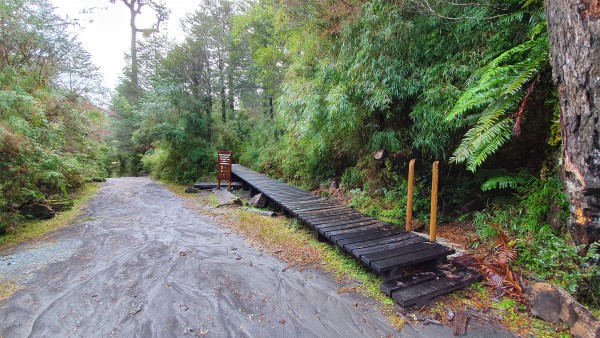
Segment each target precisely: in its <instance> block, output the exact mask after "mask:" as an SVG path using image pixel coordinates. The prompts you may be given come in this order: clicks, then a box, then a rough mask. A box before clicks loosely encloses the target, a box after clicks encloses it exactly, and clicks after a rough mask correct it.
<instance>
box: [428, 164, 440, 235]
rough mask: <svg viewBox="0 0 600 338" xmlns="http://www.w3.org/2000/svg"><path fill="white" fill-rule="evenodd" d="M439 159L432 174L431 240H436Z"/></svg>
mask: <svg viewBox="0 0 600 338" xmlns="http://www.w3.org/2000/svg"><path fill="white" fill-rule="evenodd" d="M439 164H440V162H439V161H435V162H433V174H432V176H431V216H430V217H429V240H430V241H432V242H435V238H436V225H437V202H438V200H437V197H438V176H439Z"/></svg>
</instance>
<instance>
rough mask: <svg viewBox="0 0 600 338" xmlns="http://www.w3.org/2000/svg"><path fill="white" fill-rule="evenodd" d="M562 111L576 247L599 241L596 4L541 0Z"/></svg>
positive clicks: (599, 13)
mask: <svg viewBox="0 0 600 338" xmlns="http://www.w3.org/2000/svg"><path fill="white" fill-rule="evenodd" d="M545 5H546V17H547V21H548V33H549V37H550V57H551V63H552V68H553V75H554V82H555V83H556V85H557V87H558V95H559V103H560V109H561V115H560V122H561V131H562V144H563V149H562V157H563V166H564V181H565V185H566V189H567V194H568V197H569V202H570V205H571V214H570V217H569V221H568V228H569V231H570V233H571V236H572V237H573V240H574V242H575V243H576V244H591V243H593V242H596V241H598V240H600V123H599V122H600V121H599V115H600V3H599V0H581V1H571V0H546V1H545Z"/></svg>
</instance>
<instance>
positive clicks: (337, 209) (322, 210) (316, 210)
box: [296, 204, 356, 217]
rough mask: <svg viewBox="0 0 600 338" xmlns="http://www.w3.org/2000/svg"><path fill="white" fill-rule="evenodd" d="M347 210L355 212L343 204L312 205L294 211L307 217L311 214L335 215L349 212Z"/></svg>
mask: <svg viewBox="0 0 600 338" xmlns="http://www.w3.org/2000/svg"><path fill="white" fill-rule="evenodd" d="M349 211H353V212H356V210H354V209H352V208H350V207H347V206H345V205H339V204H338V205H331V206H326V207H318V206H317V207H312V208H307V209H304V210H298V211H297V212H296V214H297V215H298V216H299V217H308V216H312V215H321V216H327V215H330V216H333V215H337V214H339V213H345V212H349Z"/></svg>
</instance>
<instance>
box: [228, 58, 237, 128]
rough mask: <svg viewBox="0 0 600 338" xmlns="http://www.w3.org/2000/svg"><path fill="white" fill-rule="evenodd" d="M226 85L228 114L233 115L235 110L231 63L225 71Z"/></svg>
mask: <svg viewBox="0 0 600 338" xmlns="http://www.w3.org/2000/svg"><path fill="white" fill-rule="evenodd" d="M227 87H228V92H227V94H228V95H227V96H228V101H229V116H230V118H231V116H234V111H235V98H234V95H233V74H232V70H231V65H229V69H228V72H227Z"/></svg>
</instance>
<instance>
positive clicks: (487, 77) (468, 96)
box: [446, 15, 549, 172]
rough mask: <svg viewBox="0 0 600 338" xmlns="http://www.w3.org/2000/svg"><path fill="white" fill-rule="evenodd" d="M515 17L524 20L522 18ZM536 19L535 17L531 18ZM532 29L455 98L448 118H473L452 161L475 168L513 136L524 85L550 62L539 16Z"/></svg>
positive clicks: (484, 68)
mask: <svg viewBox="0 0 600 338" xmlns="http://www.w3.org/2000/svg"><path fill="white" fill-rule="evenodd" d="M512 19H516V20H519V21H520V20H522V18H519V17H513V18H512ZM531 19H532V20H533V18H531ZM535 22H536V23H535V24H534V25H533V28H532V29H531V31H530V36H531V39H530V40H528V41H525V42H524V43H522V44H520V45H517V46H515V47H513V48H511V49H509V50H507V51H505V52H503V53H502V54H500V55H498V57H496V58H495V59H494V60H492V61H490V62H489V63H488V64H487V65H485V66H484V67H482V68H481V69H480V70H478V71H477V72H475V74H474V77H478V79H479V80H478V81H476V82H473V83H472V84H471V85H470V86H469V87H468V88H467V89H466V90H465V92H464V93H463V94H462V95H461V96H460V97H459V99H458V100H457V101H456V103H455V104H454V106H453V107H452V109H451V110H450V112H449V113H448V114H447V115H446V121H452V120H455V119H458V118H461V119H463V121H464V122H469V121H473V120H475V119H474V117H475V116H476V120H475V121H474V123H473V125H472V127H471V129H470V130H469V131H467V133H466V134H465V135H464V137H463V139H462V141H461V143H460V144H459V146H458V147H457V148H456V150H455V151H454V154H453V157H452V158H451V160H452V161H453V162H456V163H462V162H466V164H467V169H469V170H471V171H473V172H474V171H476V170H477V168H478V167H479V166H480V165H481V164H483V163H484V162H485V160H486V159H487V158H488V157H489V156H491V155H492V154H494V153H495V152H496V151H497V150H498V149H499V148H500V147H501V146H502V145H504V144H505V143H506V142H507V141H508V140H509V139H510V137H511V134H512V131H513V128H511V122H512V120H511V114H512V112H513V111H514V110H515V109H517V107H518V106H519V103H520V102H521V101H522V100H523V97H524V96H525V95H526V93H525V87H526V85H527V84H528V83H529V82H530V81H532V79H533V78H534V77H535V76H536V75H537V74H539V72H540V71H541V69H543V68H544V67H545V66H546V65H547V64H548V62H549V59H548V35H547V32H546V31H545V30H544V29H545V28H544V27H545V26H542V25H541V24H540V22H543V19H540V17H539V15H536V18H535Z"/></svg>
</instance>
